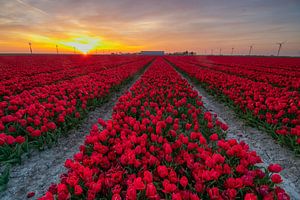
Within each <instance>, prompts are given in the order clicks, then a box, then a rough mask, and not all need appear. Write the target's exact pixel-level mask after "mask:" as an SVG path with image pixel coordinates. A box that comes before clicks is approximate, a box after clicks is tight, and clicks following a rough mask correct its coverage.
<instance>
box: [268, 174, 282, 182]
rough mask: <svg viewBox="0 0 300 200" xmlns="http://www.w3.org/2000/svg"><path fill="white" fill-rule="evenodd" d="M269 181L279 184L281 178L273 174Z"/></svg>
mask: <svg viewBox="0 0 300 200" xmlns="http://www.w3.org/2000/svg"><path fill="white" fill-rule="evenodd" d="M271 180H272V182H273V183H281V182H282V179H281V176H280V175H279V174H273V175H272V176H271Z"/></svg>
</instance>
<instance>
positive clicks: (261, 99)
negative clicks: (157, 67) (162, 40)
mask: <svg viewBox="0 0 300 200" xmlns="http://www.w3.org/2000/svg"><path fill="white" fill-rule="evenodd" d="M168 60H169V61H170V62H171V63H172V64H173V65H174V66H176V67H178V69H180V70H181V71H183V72H184V73H186V74H188V75H189V76H190V77H192V78H194V79H195V81H196V82H198V83H200V84H201V85H202V86H203V87H204V88H206V89H207V90H208V91H209V92H210V93H211V94H213V95H215V96H217V98H218V99H220V100H221V101H223V102H225V103H227V104H229V105H230V106H232V107H233V109H235V110H236V111H237V112H238V113H240V115H241V116H242V115H243V116H244V118H246V120H247V121H249V122H250V123H251V124H252V125H254V126H258V127H261V128H264V129H265V130H266V131H267V132H269V133H270V134H271V135H272V136H273V137H274V138H275V139H276V140H277V141H278V142H280V143H281V144H285V145H286V146H287V147H288V148H290V149H292V150H293V151H294V152H295V153H296V154H300V110H299V108H300V93H299V92H300V69H299V68H298V67H297V66H299V65H300V59H296V58H294V59H293V58H291V59H283V60H282V61H281V62H282V63H281V65H279V64H280V60H278V61H279V63H274V60H272V59H270V58H269V60H268V58H263V59H259V58H256V59H255V58H250V59H249V58H235V59H230V58H226V57H212V58H211V59H210V60H206V59H203V58H202V59H201V58H200V59H197V57H180V58H176V57H169V58H168ZM251 62H252V63H251ZM262 65H263V66H264V67H262Z"/></svg>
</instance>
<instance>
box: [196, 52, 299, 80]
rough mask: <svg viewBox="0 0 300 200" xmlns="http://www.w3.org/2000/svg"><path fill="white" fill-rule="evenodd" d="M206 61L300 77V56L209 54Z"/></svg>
mask: <svg viewBox="0 0 300 200" xmlns="http://www.w3.org/2000/svg"><path fill="white" fill-rule="evenodd" d="M205 58H206V59H205V60H206V61H208V62H210V63H213V64H219V65H227V66H239V67H244V68H245V67H246V68H247V69H251V70H255V71H261V72H265V73H273V74H277V75H284V76H292V77H299V76H300V70H299V65H300V59H299V58H291V57H290V58H278V57H242V56H207V57H205ZM197 59H198V57H197Z"/></svg>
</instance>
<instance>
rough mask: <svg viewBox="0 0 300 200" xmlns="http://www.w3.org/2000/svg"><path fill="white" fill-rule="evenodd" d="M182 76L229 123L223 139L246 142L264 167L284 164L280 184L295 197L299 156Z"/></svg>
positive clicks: (299, 193) (299, 175)
mask: <svg viewBox="0 0 300 200" xmlns="http://www.w3.org/2000/svg"><path fill="white" fill-rule="evenodd" d="M183 77H184V78H186V79H187V80H188V81H189V83H190V84H191V85H192V86H193V87H194V89H196V90H197V91H198V93H199V95H200V96H202V101H203V103H204V107H205V108H206V109H207V110H208V111H210V112H212V113H216V114H217V116H218V118H219V119H220V120H222V121H224V122H225V123H226V124H227V125H228V126H229V129H228V134H227V139H231V138H234V139H236V140H238V141H239V142H241V141H244V142H245V143H247V144H248V145H249V147H250V149H251V150H254V151H256V152H257V154H258V155H259V156H260V157H261V158H262V160H263V164H262V166H265V167H267V166H268V165H269V164H271V163H278V164H280V165H281V166H282V167H283V168H284V170H283V171H282V172H281V173H280V175H281V176H282V179H283V183H282V184H281V185H280V186H281V187H282V188H284V189H285V190H286V191H287V193H288V194H289V195H290V196H291V199H293V200H294V199H295V200H299V199H300V157H296V156H295V155H294V153H293V152H292V151H290V150H289V149H287V148H285V147H282V146H281V145H280V144H278V143H277V142H276V141H275V140H274V139H273V138H272V137H271V136H270V135H269V134H268V133H266V132H263V131H260V130H258V129H256V128H253V127H250V126H247V125H246V123H245V121H243V120H242V119H240V118H239V117H238V116H237V115H236V114H235V113H234V111H233V110H231V109H230V108H229V107H227V106H226V105H225V104H223V103H220V102H219V101H217V100H216V99H215V98H214V97H213V96H211V95H209V94H208V93H207V92H206V91H205V90H204V89H203V88H201V87H200V86H199V85H195V84H194V83H193V82H192V81H191V79H190V78H188V77H186V76H183Z"/></svg>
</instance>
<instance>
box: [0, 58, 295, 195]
mask: <svg viewBox="0 0 300 200" xmlns="http://www.w3.org/2000/svg"><path fill="white" fill-rule="evenodd" d="M298 66H300V59H297V58H259V57H233V56H208V57H204V56H158V57H154V56H141V55H124V56H121V55H101V56H100V55H97V56H91V55H87V56H79V55H65V56H62V55H38V56H2V57H0V77H1V82H0V167H1V168H0V169H1V177H0V187H1V186H3V188H5V185H6V184H7V182H8V181H9V172H10V169H11V168H13V167H14V166H15V165H22V162H23V159H29V160H30V158H24V156H25V155H27V154H30V152H32V151H42V150H43V151H47V148H51V146H52V145H54V144H55V143H56V142H57V141H58V140H60V139H62V136H63V135H66V134H67V133H68V131H69V130H71V129H74V128H76V126H77V125H78V124H80V123H83V122H82V121H83V119H84V118H85V117H86V116H87V115H88V113H89V112H90V111H91V110H92V109H94V108H96V107H99V106H101V105H102V104H103V103H105V102H107V101H110V96H111V95H112V94H113V93H115V92H116V91H117V90H119V89H120V88H122V87H123V86H124V85H125V84H126V83H128V81H129V80H131V79H132V77H133V76H134V75H136V74H138V73H141V74H142V75H141V76H140V77H139V78H138V79H137V81H135V83H133V85H132V86H131V87H130V89H129V90H127V91H126V92H125V93H123V94H122V95H121V96H120V97H119V99H118V101H117V103H116V104H115V105H114V106H113V108H112V110H113V111H112V116H111V118H110V119H109V120H104V119H102V118H99V119H98V123H97V124H94V125H93V126H92V127H90V129H89V130H87V131H86V133H87V135H86V136H85V141H84V143H83V144H82V145H81V146H80V147H79V149H78V152H77V153H75V154H74V156H73V157H72V158H65V163H64V166H65V168H66V170H65V173H63V174H60V175H59V174H58V176H60V180H59V181H58V182H56V183H51V182H48V183H45V184H46V185H48V186H49V188H48V190H47V191H44V193H43V195H41V196H39V197H36V198H37V199H40V200H54V199H57V200H67V199H74V200H75V199H88V200H93V199H113V200H121V199H127V200H135V199H153V200H154V199H155V200H156V199H157V200H158V199H166V200H168V199H170V200H171V199H172V200H186V199H187V200H188V199H191V200H200V199H202V200H205V199H213V200H221V199H224V200H234V199H245V200H272V199H277V200H289V199H291V198H290V195H289V194H288V192H286V191H285V189H283V187H282V185H281V184H282V182H283V181H284V179H283V178H282V177H281V175H280V174H279V173H280V172H281V171H282V170H283V167H282V166H280V165H279V164H277V163H272V164H268V165H267V166H264V165H263V160H262V159H261V157H260V155H259V154H258V153H257V152H255V151H253V150H251V148H250V147H249V145H248V144H247V143H246V142H244V141H242V142H239V141H237V140H236V139H232V138H228V137H227V132H228V129H229V126H228V125H227V124H226V122H224V121H222V120H220V119H219V118H218V117H217V115H216V114H213V113H211V112H210V111H208V110H207V109H206V108H205V106H204V103H203V101H202V96H201V93H200V94H199V92H198V91H197V90H196V89H195V88H194V87H193V86H192V84H199V85H200V86H201V87H203V88H204V89H205V90H206V91H208V92H209V94H210V95H212V96H214V97H215V98H216V99H217V100H218V101H220V102H222V103H225V104H226V105H228V106H229V107H230V108H232V109H233V110H234V111H235V112H236V114H237V115H238V116H239V117H240V118H241V120H245V121H246V122H247V123H248V124H249V125H251V126H253V127H256V128H257V129H260V130H263V131H264V133H265V134H270V135H271V136H272V137H273V138H274V139H272V140H274V143H279V144H280V145H282V146H283V147H284V148H286V149H288V151H291V153H292V154H293V155H295V156H297V155H299V154H300V95H299V92H300V69H299V68H298ZM185 76H187V77H189V78H191V79H192V80H193V83H190V82H188V80H187V79H185V78H184V77H185ZM270 148H271V147H270ZM50 167H51V166H50ZM3 190H5V189H3ZM27 192H29V193H28V195H27V198H32V197H33V196H34V192H31V191H27Z"/></svg>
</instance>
